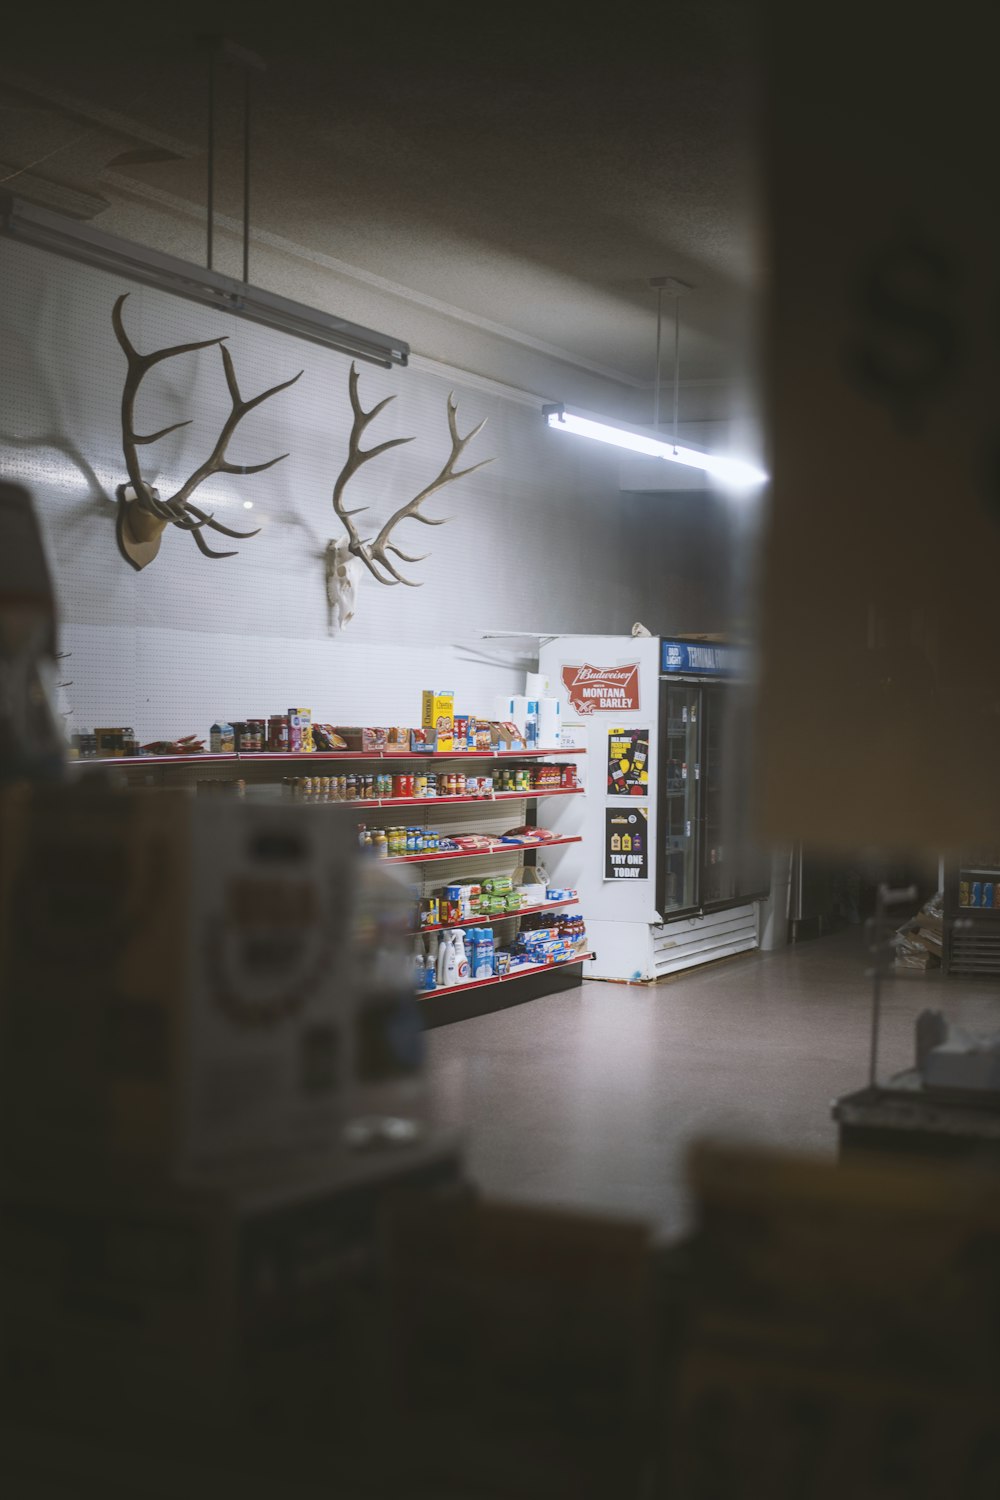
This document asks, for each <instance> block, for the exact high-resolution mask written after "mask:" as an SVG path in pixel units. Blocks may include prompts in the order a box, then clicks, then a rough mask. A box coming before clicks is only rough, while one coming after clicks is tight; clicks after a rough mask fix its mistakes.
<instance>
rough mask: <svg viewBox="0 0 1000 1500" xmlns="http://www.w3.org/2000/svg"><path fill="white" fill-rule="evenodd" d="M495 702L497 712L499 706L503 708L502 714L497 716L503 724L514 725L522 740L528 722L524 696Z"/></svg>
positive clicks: (526, 702)
mask: <svg viewBox="0 0 1000 1500" xmlns="http://www.w3.org/2000/svg"><path fill="white" fill-rule="evenodd" d="M496 701H497V707H498V710H499V708H500V705H501V704H502V706H503V712H502V713H500V715H499V716H500V718H501V719H502V720H503V721H504V722H505V723H506V722H508V721H509V722H510V723H511V724H516V725H517V727H518V729H519V730H520V731H521V737H522V738H523V737H524V734H525V732H526V728H527V722H528V699H527V696H526V694H523V693H519V694H516V695H515V696H514V697H513V698H498V699H497V700H496Z"/></svg>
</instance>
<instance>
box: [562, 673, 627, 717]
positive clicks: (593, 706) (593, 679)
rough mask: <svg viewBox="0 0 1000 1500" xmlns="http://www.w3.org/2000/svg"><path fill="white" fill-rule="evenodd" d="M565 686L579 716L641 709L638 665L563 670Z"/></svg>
mask: <svg viewBox="0 0 1000 1500" xmlns="http://www.w3.org/2000/svg"><path fill="white" fill-rule="evenodd" d="M562 680H563V685H564V686H565V688H566V696H567V698H568V699H569V701H570V703H571V704H572V705H573V707H574V708H575V709H576V711H577V713H580V714H612V713H622V712H635V710H636V709H637V708H638V707H639V663H638V662H634V663H633V664H632V665H631V666H628V667H592V666H591V665H590V663H589V662H585V663H584V665H583V666H582V667H563V669H562Z"/></svg>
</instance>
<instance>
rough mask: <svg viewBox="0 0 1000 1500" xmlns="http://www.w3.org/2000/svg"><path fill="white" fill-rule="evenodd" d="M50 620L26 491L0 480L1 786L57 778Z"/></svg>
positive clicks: (59, 750)
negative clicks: (18, 780) (30, 780)
mask: <svg viewBox="0 0 1000 1500" xmlns="http://www.w3.org/2000/svg"><path fill="white" fill-rule="evenodd" d="M56 677H57V672H56V615H55V600H54V598H53V594H52V584H51V580H50V578H49V570H48V566H47V565H46V562H45V552H44V550H43V548H42V537H41V532H40V531H39V529H38V521H37V519H36V517H35V511H34V507H33V506H32V503H31V497H30V496H29V494H28V492H27V490H24V489H22V488H21V487H20V486H19V485H15V484H5V483H3V482H0V785H2V784H3V783H4V782H8V781H14V780H17V779H18V778H20V777H30V778H38V777H42V778H50V777H58V776H59V775H60V774H61V773H62V768H63V761H64V758H65V743H64V738H63V734H62V729H61V720H60V718H59V713H58V710H57V708H56V702H57V696H58V683H57V681H56Z"/></svg>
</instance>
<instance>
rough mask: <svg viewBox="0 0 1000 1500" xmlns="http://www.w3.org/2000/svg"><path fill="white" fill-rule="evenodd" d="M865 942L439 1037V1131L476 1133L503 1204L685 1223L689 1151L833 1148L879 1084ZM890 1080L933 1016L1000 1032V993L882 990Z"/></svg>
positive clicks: (720, 969) (432, 1044)
mask: <svg viewBox="0 0 1000 1500" xmlns="http://www.w3.org/2000/svg"><path fill="white" fill-rule="evenodd" d="M865 962H866V954H865V951H864V946H863V938H862V934H861V931H860V930H859V929H858V928H850V929H847V930H846V931H844V932H840V933H837V934H834V935H832V936H829V937H825V938H820V939H816V940H813V941H811V942H805V943H801V944H798V945H797V946H795V947H793V948H786V949H783V950H780V951H778V952H775V953H768V954H752V955H748V956H746V957H741V958H738V959H733V960H729V961H728V962H725V963H722V964H717V965H714V966H711V967H707V968H703V969H700V970H695V971H693V972H691V973H690V974H688V975H686V976H684V977H682V978H680V979H676V980H673V981H672V982H669V983H664V984H660V985H655V986H650V987H648V988H647V987H640V986H629V985H617V984H602V983H584V984H583V985H582V986H581V987H580V988H578V989H574V990H567V991H564V992H563V993H562V994H558V995H551V996H548V997H547V998H545V999H542V1000H536V1001H534V1002H532V1003H530V1004H527V1005H522V1006H517V1007H515V1008H514V1009H512V1010H507V1011H500V1012H498V1013H497V1014H495V1015H491V1016H483V1017H480V1018H479V1019H477V1020H472V1021H463V1022H459V1023H457V1024H455V1025H453V1026H444V1027H441V1028H439V1029H438V1030H436V1031H433V1032H431V1033H429V1035H428V1044H429V1058H430V1079H431V1088H432V1097H433V1100H434V1109H435V1113H436V1114H437V1117H438V1118H439V1119H440V1120H442V1121H446V1122H448V1123H449V1124H458V1125H461V1126H463V1127H464V1128H465V1129H467V1131H468V1164H469V1170H470V1175H471V1176H472V1177H473V1179H474V1180H475V1181H476V1182H477V1183H479V1185H480V1186H481V1187H482V1189H483V1190H484V1192H486V1193H488V1194H489V1195H490V1196H491V1197H497V1198H505V1199H509V1200H515V1199H517V1200H521V1201H531V1202H534V1203H547V1204H559V1205H566V1206H571V1207H574V1208H583V1209H593V1210H597V1211H600V1212H606V1213H618V1214H628V1215H632V1216H635V1215H638V1216H639V1217H641V1218H643V1219H646V1220H648V1221H650V1222H652V1223H653V1224H654V1225H655V1226H656V1228H657V1230H658V1231H660V1232H662V1233H664V1234H666V1235H669V1236H672V1235H673V1234H675V1233H677V1232H679V1231H681V1230H682V1229H683V1228H684V1227H685V1224H686V1223H687V1218H688V1206H687V1197H686V1192H685V1187H684V1153H685V1148H686V1147H687V1145H688V1144H689V1143H690V1142H691V1141H692V1140H693V1139H695V1138H696V1137H699V1136H704V1135H709V1134H713V1135H724V1136H730V1137H731V1136H736V1137H739V1138H740V1139H743V1140H754V1141H761V1142H765V1143H768V1144H773V1145H781V1146H788V1147H795V1148H800V1149H804V1150H810V1151H818V1152H822V1153H824V1154H827V1155H830V1154H832V1153H833V1151H834V1149H835V1128H834V1125H833V1122H832V1121H831V1118H830V1103H831V1101H832V1100H833V1099H834V1097H835V1096H836V1095H838V1094H842V1093H846V1092H848V1091H849V1090H851V1089H854V1088H858V1087H860V1086H861V1085H862V1084H864V1083H865V1082H866V1080H867V1071H868V1047H869V1033H870V1023H871V984H870V981H868V980H866V979H865V977H864V970H865ZM883 994H884V997H885V998H884V1002H883V1018H884V1019H883V1025H882V1046H881V1051H880V1072H881V1073H882V1074H883V1075H885V1074H887V1073H890V1072H895V1071H897V1070H899V1069H900V1068H904V1067H908V1066H909V1065H910V1064H911V1060H912V1057H913V1021H914V1018H915V1017H916V1015H917V1014H918V1012H919V1011H920V1010H922V1009H923V1008H924V1007H925V1006H933V1007H935V1008H940V1009H943V1010H944V1011H945V1013H946V1014H947V1016H948V1017H949V1019H950V1020H955V1021H960V1022H969V1023H970V1024H972V1025H973V1026H974V1027H975V1028H978V1029H983V1030H985V1029H989V1028H991V1027H994V1026H1000V980H992V981H985V980H968V979H957V978H949V979H945V978H942V977H941V975H940V973H938V974H936V975H935V974H928V975H917V976H909V977H905V978H900V979H898V980H895V981H893V982H892V983H891V984H888V985H886V986H885V987H884V990H883Z"/></svg>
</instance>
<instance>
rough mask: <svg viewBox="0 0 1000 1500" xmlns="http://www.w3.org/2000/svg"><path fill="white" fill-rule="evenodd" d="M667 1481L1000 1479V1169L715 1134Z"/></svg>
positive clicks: (668, 1497)
mask: <svg viewBox="0 0 1000 1500" xmlns="http://www.w3.org/2000/svg"><path fill="white" fill-rule="evenodd" d="M690 1174H691V1182H692V1187H693V1190H694V1193H695V1197H696V1200H697V1220H698V1223H697V1229H696V1232H695V1237H694V1240H693V1243H692V1251H691V1256H690V1264H691V1267H692V1283H691V1288H690V1305H689V1307H688V1309H687V1314H686V1320H687V1327H686V1333H685V1338H684V1349H683V1353H682V1355H681V1358H680V1360H679V1363H678V1366H677V1368H676V1371H675V1372H674V1378H673V1381H672V1386H671V1396H670V1400H669V1402H668V1407H667V1410H668V1414H669V1420H668V1422H667V1425H666V1428H665V1430H664V1432H663V1433H662V1440H663V1454H664V1462H663V1468H662V1483H661V1486H660V1489H659V1491H658V1494H659V1495H661V1496H662V1500H696V1497H697V1500H701V1497H706V1496H719V1497H722V1496H725V1497H727V1500H744V1497H745V1500H760V1497H761V1496H777V1495H788V1496H793V1495H794V1496H795V1497H796V1500H813V1497H816V1500H819V1497H821V1496H822V1497H824V1500H825V1497H834V1496H838V1495H851V1496H853V1497H856V1500H876V1497H878V1500H884V1497H887V1496H890V1495H900V1496H902V1495H906V1496H907V1497H908V1500H940V1497H942V1496H949V1497H950V1496H955V1497H966V1496H967V1497H969V1500H986V1497H987V1496H993V1495H995V1494H997V1492H998V1487H1000V1402H998V1399H997V1397H998V1391H1000V1282H998V1278H997V1265H998V1264H1000V1179H997V1178H995V1177H991V1176H988V1175H980V1174H977V1173H973V1172H967V1173H962V1172H961V1171H958V1170H956V1169H955V1168H950V1169H949V1170H947V1171H945V1170H940V1169H937V1168H932V1167H930V1166H927V1165H917V1164H911V1163H907V1164H905V1165H904V1164H900V1163H895V1162H894V1163H892V1165H891V1166H889V1165H887V1164H886V1163H885V1162H884V1161H879V1160H878V1159H877V1158H876V1159H875V1160H874V1162H872V1163H871V1164H869V1163H858V1164H853V1163H852V1164H851V1165H849V1166H835V1165H833V1164H832V1163H828V1162H825V1161H821V1160H810V1159H809V1158H806V1157H794V1156H791V1155H788V1156H784V1155H781V1154H777V1153H771V1152H765V1151H762V1150H753V1149H744V1148H738V1147H731V1148H730V1147H720V1146H712V1145H701V1146H698V1147H696V1148H695V1150H694V1151H693V1153H692V1156H691V1162H690Z"/></svg>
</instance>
